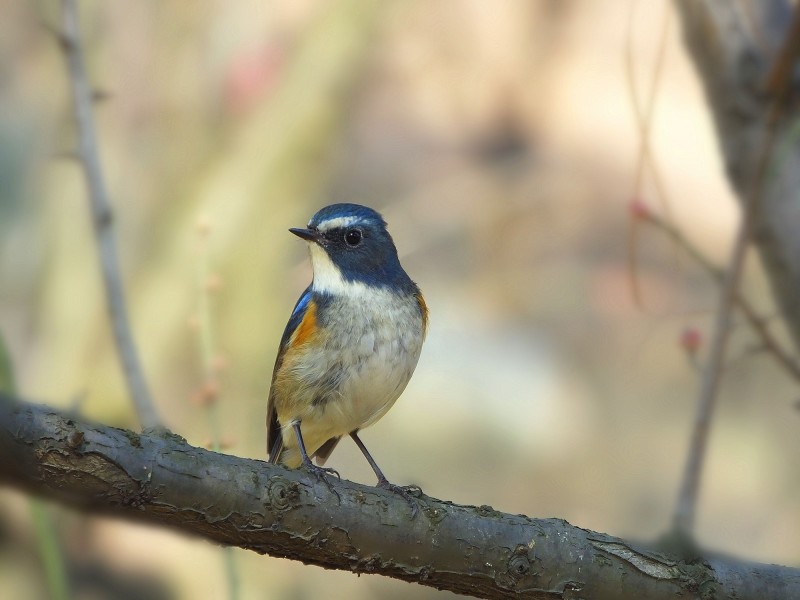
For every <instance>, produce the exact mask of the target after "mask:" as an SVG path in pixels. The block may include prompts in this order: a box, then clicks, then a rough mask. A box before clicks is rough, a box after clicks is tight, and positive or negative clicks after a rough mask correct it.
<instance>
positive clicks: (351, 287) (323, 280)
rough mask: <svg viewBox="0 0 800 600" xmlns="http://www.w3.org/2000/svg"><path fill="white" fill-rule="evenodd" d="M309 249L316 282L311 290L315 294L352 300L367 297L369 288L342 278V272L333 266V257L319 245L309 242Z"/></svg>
mask: <svg viewBox="0 0 800 600" xmlns="http://www.w3.org/2000/svg"><path fill="white" fill-rule="evenodd" d="M308 249H309V251H310V253H311V266H312V268H313V269H314V281H313V282H312V284H311V288H312V289H313V290H314V291H315V292H320V293H323V294H331V295H339V296H350V297H352V298H358V297H365V296H366V295H367V292H368V289H367V286H366V285H365V284H363V283H361V282H359V281H346V280H345V278H344V277H342V271H341V270H340V269H339V267H337V266H336V265H335V264H333V261H332V260H331V257H330V256H328V253H327V252H325V249H324V248H321V247H320V246H319V244H317V243H315V242H309V243H308Z"/></svg>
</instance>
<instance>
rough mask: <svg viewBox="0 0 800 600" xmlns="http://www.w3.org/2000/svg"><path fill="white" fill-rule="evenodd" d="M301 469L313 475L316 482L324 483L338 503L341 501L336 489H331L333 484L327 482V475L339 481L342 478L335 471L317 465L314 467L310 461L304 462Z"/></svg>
mask: <svg viewBox="0 0 800 600" xmlns="http://www.w3.org/2000/svg"><path fill="white" fill-rule="evenodd" d="M303 469H304V470H305V471H308V473H309V474H310V475H313V476H314V478H315V479H316V480H317V481H319V482H321V483H324V484H325V486H326V487H327V488H328V491H330V492H331V493H332V494H335V495H336V497H337V498H338V499H339V502H341V501H342V497H341V496H340V495H339V492H337V491H336V489H335V488H334V487H333V484H332V483H331V482H330V481H328V476H329V475H333V476H335V477H336V479H340V480H341V478H342V476H341V475H339V472H338V471H337V470H336V469H331V468H330V467H320V466H318V465H315V464H314V463H312V462H311V461H308V462H304V463H303Z"/></svg>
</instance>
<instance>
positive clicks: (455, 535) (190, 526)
mask: <svg viewBox="0 0 800 600" xmlns="http://www.w3.org/2000/svg"><path fill="white" fill-rule="evenodd" d="M0 455H2V456H3V460H2V461H0V483H4V484H7V485H12V486H15V487H18V488H24V489H27V490H29V491H31V492H34V493H36V494H40V495H43V496H47V497H51V498H55V499H57V500H59V501H61V502H64V503H68V504H71V505H73V506H77V507H79V508H81V509H84V510H91V511H93V512H103V513H107V514H110V515H115V516H119V517H125V518H128V519H132V520H136V521H143V522H149V523H153V524H157V525H161V526H166V527H171V528H174V529H177V530H180V531H183V532H186V533H192V534H195V535H199V536H201V537H204V538H206V539H208V540H211V541H213V542H217V543H220V544H227V545H233V546H238V547H241V548H246V549H249V550H253V551H255V552H259V553H265V554H271V555H273V556H280V557H285V558H290V559H294V560H300V561H303V562H305V563H309V564H315V565H319V566H322V567H325V568H330V569H342V570H349V571H353V572H355V573H378V574H382V575H386V576H389V577H395V578H398V579H402V580H405V581H411V582H417V583H420V584H422V585H427V586H432V587H436V588H440V589H447V590H451V591H454V592H458V593H463V594H470V595H474V596H478V597H483V598H531V599H537V600H544V599H547V600H553V599H558V598H564V599H566V598H592V599H595V600H603V599H612V598H613V599H617V598H622V597H627V598H649V599H660V598H664V599H666V598H670V599H671V598H674V597H676V595H680V597H681V598H708V597H711V596H713V597H714V598H716V599H725V598H737V599H738V600H748V599H752V600H755V599H756V598H758V599H759V600H764V599H767V598H772V599H776V600H779V599H784V598H785V599H788V598H797V597H800V570H798V569H791V568H788V567H780V566H770V565H756V564H750V563H746V562H741V561H737V560H733V559H730V558H725V557H719V556H715V557H706V558H703V559H695V560H692V561H687V560H682V559H681V558H679V557H676V556H670V555H665V554H661V553H658V552H654V551H650V550H646V549H643V548H641V547H639V546H638V545H636V544H632V543H630V542H627V541H625V540H622V539H619V538H615V537H612V536H609V535H605V534H601V533H595V532H592V531H588V530H585V529H580V528H578V527H574V526H572V525H570V524H569V523H567V522H565V521H562V520H559V519H531V518H528V517H525V516H522V515H510V514H503V513H500V512H497V511H495V510H494V509H492V508H491V507H488V506H481V507H474V506H460V505H456V504H452V503H449V502H443V501H440V500H436V499H434V498H430V497H428V496H421V497H420V498H419V499H418V502H419V504H420V509H421V510H420V511H419V515H418V516H417V517H416V519H411V516H410V514H411V510H410V508H409V506H408V504H407V503H406V501H405V500H404V499H403V498H400V497H399V496H397V495H395V494H392V493H391V492H388V491H385V490H381V489H378V488H374V487H368V486H364V485H359V484H356V483H351V482H348V481H341V482H339V481H331V482H329V484H330V488H329V487H328V485H326V482H324V481H323V482H320V481H316V480H314V479H309V476H308V475H307V474H306V473H305V472H303V471H302V470H298V471H289V470H287V469H284V468H283V467H280V466H276V465H270V464H268V463H266V462H263V461H257V460H249V459H243V458H237V457H235V456H227V455H224V454H217V453H214V452H211V451H208V450H204V449H201V448H195V447H192V446H190V445H188V444H187V443H186V441H185V440H183V439H182V438H180V437H179V436H177V435H173V434H169V433H163V432H162V433H152V432H146V433H144V434H142V435H139V434H136V433H133V432H131V431H125V430H121V429H114V428H111V427H106V426H103V425H96V424H92V423H88V422H86V421H83V420H80V419H78V418H76V417H69V416H67V415H64V414H60V413H58V412H55V411H54V410H52V409H49V408H45V407H41V406H36V405H31V404H14V403H11V402H0Z"/></svg>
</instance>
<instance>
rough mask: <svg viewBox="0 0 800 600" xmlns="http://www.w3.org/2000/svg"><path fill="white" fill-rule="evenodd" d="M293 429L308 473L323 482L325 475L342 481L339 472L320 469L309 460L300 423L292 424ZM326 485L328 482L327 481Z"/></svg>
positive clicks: (327, 468)
mask: <svg viewBox="0 0 800 600" xmlns="http://www.w3.org/2000/svg"><path fill="white" fill-rule="evenodd" d="M292 429H294V434H295V436H297V446H298V447H299V448H300V457H301V458H302V459H303V467H304V468H305V469H306V471H309V472H310V473H311V474H312V475H314V476H315V477H316V478H317V479H319V480H321V481H325V479H324V477H325V475H336V477H337V479H341V478H342V477H341V475H339V472H338V471H337V470H336V469H331V468H329V467H320V466H319V465H315V464H314V463H313V462H311V458H309V456H308V452H306V445H305V442H303V434H302V433H300V421H294V422H293V423H292ZM325 483H328V482H327V481H325ZM328 487H330V485H328ZM337 495H338V494H337Z"/></svg>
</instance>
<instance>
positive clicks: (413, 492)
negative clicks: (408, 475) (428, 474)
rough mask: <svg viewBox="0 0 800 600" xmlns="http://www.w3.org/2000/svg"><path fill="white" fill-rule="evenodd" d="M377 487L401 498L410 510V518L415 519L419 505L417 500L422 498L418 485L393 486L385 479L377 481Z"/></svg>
mask: <svg viewBox="0 0 800 600" xmlns="http://www.w3.org/2000/svg"><path fill="white" fill-rule="evenodd" d="M378 487H379V488H382V489H384V490H388V491H390V492H392V493H394V494H397V495H398V496H400V497H401V498H403V500H405V501H406V502H407V503H408V506H409V507H410V508H411V518H412V519H415V518H416V517H417V513H418V512H419V503H418V502H417V499H418V498H419V497H420V496H422V488H421V487H419V486H418V485H395V484H394V483H389V481H388V480H387V479H385V478H384V479H380V480H378Z"/></svg>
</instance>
